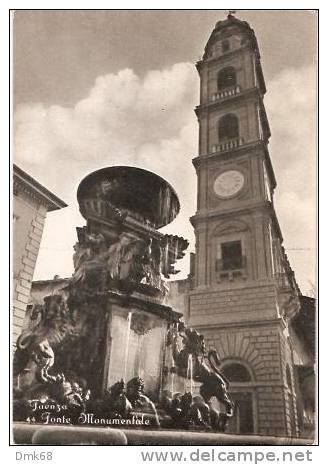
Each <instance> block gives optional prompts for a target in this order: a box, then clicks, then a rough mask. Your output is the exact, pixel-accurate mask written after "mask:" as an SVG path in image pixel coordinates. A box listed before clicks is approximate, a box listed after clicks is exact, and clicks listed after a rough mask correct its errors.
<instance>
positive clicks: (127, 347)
mask: <svg viewBox="0 0 328 465" xmlns="http://www.w3.org/2000/svg"><path fill="white" fill-rule="evenodd" d="M131 319H132V312H129V313H128V315H127V319H126V321H127V324H126V336H125V350H124V371H123V373H124V376H123V379H124V381H125V383H126V382H127V379H126V376H127V368H128V357H129V342H130V333H131Z"/></svg>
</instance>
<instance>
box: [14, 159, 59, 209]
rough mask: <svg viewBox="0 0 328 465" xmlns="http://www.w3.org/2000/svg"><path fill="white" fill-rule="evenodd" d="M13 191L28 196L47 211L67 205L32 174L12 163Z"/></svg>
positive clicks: (15, 193)
mask: <svg viewBox="0 0 328 465" xmlns="http://www.w3.org/2000/svg"><path fill="white" fill-rule="evenodd" d="M13 174H14V179H13V193H14V195H18V194H19V193H20V192H23V193H24V194H25V195H27V196H28V197H30V198H32V199H34V200H35V201H37V202H39V203H41V204H42V205H44V206H45V207H46V208H47V210H48V211H54V210H59V209H61V208H64V207H67V204H66V203H65V202H64V201H63V200H61V199H60V198H59V197H57V196H56V195H55V194H53V193H52V192H50V191H49V190H48V189H47V188H46V187H44V186H42V185H41V184H40V183H39V182H37V181H36V180H35V179H34V178H32V176H30V175H29V174H27V173H26V172H25V171H23V170H22V169H21V168H19V167H18V166H17V165H15V164H14V166H13Z"/></svg>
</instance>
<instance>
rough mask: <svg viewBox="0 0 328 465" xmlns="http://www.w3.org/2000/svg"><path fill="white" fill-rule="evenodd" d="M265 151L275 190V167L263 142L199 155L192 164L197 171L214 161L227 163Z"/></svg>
mask: <svg viewBox="0 0 328 465" xmlns="http://www.w3.org/2000/svg"><path fill="white" fill-rule="evenodd" d="M259 149H260V150H263V151H264V156H265V161H266V164H267V168H268V173H269V176H270V178H271V183H272V187H273V189H275V188H276V187H277V181H276V177H275V174H274V171H273V166H272V163H271V158H270V155H269V151H268V147H267V143H266V142H265V141H263V140H257V141H253V142H249V143H246V144H243V145H239V146H238V147H235V148H233V149H230V150H227V151H225V152H215V153H208V154H206V155H198V156H197V157H195V158H193V159H192V163H193V165H194V167H195V169H196V170H198V168H200V167H202V166H204V165H206V164H207V163H209V162H212V161H213V160H215V161H219V160H220V161H221V160H222V161H226V160H233V159H234V158H237V157H239V156H242V155H246V154H247V155H251V153H250V152H251V151H254V152H255V151H256V150H259Z"/></svg>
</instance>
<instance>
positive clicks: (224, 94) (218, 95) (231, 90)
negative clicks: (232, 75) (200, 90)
mask: <svg viewBox="0 0 328 465" xmlns="http://www.w3.org/2000/svg"><path fill="white" fill-rule="evenodd" d="M240 90H241V89H240V86H238V85H237V86H233V87H228V88H227V89H222V90H220V91H219V92H215V93H214V94H212V95H211V102H216V101H217V100H222V99H225V98H228V97H232V96H233V95H237V94H240Z"/></svg>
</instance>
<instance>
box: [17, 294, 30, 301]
mask: <svg viewBox="0 0 328 465" xmlns="http://www.w3.org/2000/svg"><path fill="white" fill-rule="evenodd" d="M17 300H18V301H19V302H23V303H25V304H27V303H28V301H29V296H27V295H25V294H21V293H20V292H18V293H17Z"/></svg>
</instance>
